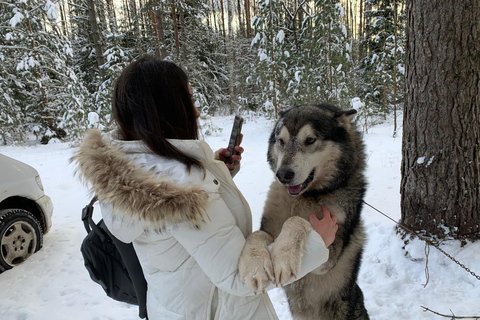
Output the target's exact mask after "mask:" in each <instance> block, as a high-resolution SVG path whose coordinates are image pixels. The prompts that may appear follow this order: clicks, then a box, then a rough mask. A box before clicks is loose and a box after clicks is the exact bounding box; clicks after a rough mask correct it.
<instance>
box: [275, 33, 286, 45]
mask: <svg viewBox="0 0 480 320" xmlns="http://www.w3.org/2000/svg"><path fill="white" fill-rule="evenodd" d="M284 39H285V32H284V31H283V30H280V31H278V34H277V40H278V42H279V43H282V42H283V40H284Z"/></svg>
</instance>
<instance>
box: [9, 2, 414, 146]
mask: <svg viewBox="0 0 480 320" xmlns="http://www.w3.org/2000/svg"><path fill="white" fill-rule="evenodd" d="M404 2H405V1H404V0H341V1H338V0H314V1H311V0H258V1H254V0H0V48H1V50H0V62H1V63H0V134H1V136H0V137H1V143H2V144H11V143H18V142H25V141H29V140H36V141H38V140H40V141H41V142H42V143H48V141H49V140H50V139H52V138H57V139H61V140H63V141H69V140H77V139H79V138H80V137H81V135H82V133H83V132H84V131H85V130H86V129H88V128H89V127H90V126H91V125H92V124H93V123H96V124H97V125H98V124H100V127H101V128H102V129H106V130H108V129H109V127H110V126H111V118H110V116H111V115H110V96H111V88H112V84H113V82H114V81H115V78H116V77H117V75H118V74H119V72H120V71H121V70H122V69H123V68H124V67H125V66H126V65H127V64H128V63H130V62H131V61H133V60H135V59H137V58H138V57H140V56H142V55H146V54H148V55H156V56H158V57H159V58H161V59H168V60H170V61H174V62H175V63H177V64H179V65H181V66H182V68H184V70H185V71H186V72H187V74H188V75H189V77H190V82H191V85H192V88H193V91H194V100H195V103H196V106H197V107H198V108H200V109H201V112H202V114H203V117H204V119H206V120H208V117H209V116H212V115H228V114H234V113H235V114H238V113H240V114H241V113H254V114H256V115H259V116H265V117H267V118H268V117H271V118H274V117H275V116H276V115H277V113H278V111H280V110H284V109H287V108H289V107H292V106H294V105H297V104H312V103H320V102H327V103H331V104H336V105H339V106H341V107H342V108H351V107H355V108H356V109H357V111H358V112H359V118H358V119H360V121H362V122H363V123H364V124H365V125H366V126H364V128H368V126H369V125H370V123H371V121H372V119H379V118H385V117H387V115H388V114H390V113H396V111H397V110H399V109H401V108H402V103H403V100H404V93H403V91H404V90H403V86H404V63H405V53H404V46H405V14H404V12H405V3H404ZM94 118H95V119H94ZM394 118H395V119H396V117H394ZM205 123H206V125H204V132H205V133H206V134H209V131H211V130H216V129H215V128H214V127H211V128H209V127H208V123H209V122H208V121H206V122H205ZM205 126H206V127H205ZM396 130H397V127H396V124H395V126H394V132H393V133H392V134H395V132H396Z"/></svg>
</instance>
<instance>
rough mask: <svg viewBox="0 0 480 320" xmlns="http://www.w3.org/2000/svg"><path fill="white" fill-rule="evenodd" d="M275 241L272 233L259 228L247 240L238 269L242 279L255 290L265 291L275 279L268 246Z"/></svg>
mask: <svg viewBox="0 0 480 320" xmlns="http://www.w3.org/2000/svg"><path fill="white" fill-rule="evenodd" d="M272 242H273V238H272V236H271V235H269V234H268V233H266V232H265V231H262V230H258V231H255V232H254V233H252V234H251V235H250V236H249V237H248V238H247V240H246V242H245V246H244V247H243V250H242V253H241V254H240V260H239V262H238V270H239V273H240V279H242V281H243V282H244V283H245V284H246V285H247V286H248V287H249V288H250V289H251V290H252V291H254V292H259V291H263V290H264V289H265V288H266V287H267V286H268V284H269V283H270V282H273V281H274V280H275V277H274V274H273V265H272V259H271V257H270V252H269V251H268V246H269V245H270V244H271V243H272Z"/></svg>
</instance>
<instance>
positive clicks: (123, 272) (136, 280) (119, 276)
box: [80, 197, 147, 319]
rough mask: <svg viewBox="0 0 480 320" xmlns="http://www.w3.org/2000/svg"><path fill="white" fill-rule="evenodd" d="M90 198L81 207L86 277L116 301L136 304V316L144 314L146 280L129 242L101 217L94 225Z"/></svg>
mask: <svg viewBox="0 0 480 320" xmlns="http://www.w3.org/2000/svg"><path fill="white" fill-rule="evenodd" d="M96 201H97V198H96V197H94V198H93V199H92V200H91V201H90V203H89V204H87V205H86V206H85V208H83V210H82V221H83V224H84V225H85V230H87V236H86V237H85V239H84V240H83V242H82V246H81V247H80V251H81V252H82V255H83V259H84V261H85V268H87V270H88V273H89V274H90V278H92V280H93V281H95V282H96V283H98V284H100V285H101V286H102V288H103V290H105V293H106V294H107V296H109V297H110V298H112V299H115V300H117V301H121V302H126V303H130V304H134V305H138V306H139V317H140V318H142V319H144V318H146V317H147V306H146V301H147V282H146V280H145V277H144V275H143V271H142V267H141V266H140V262H139V261H138V257H137V254H136V253H135V250H134V249H133V245H132V244H131V243H128V244H126V243H123V242H121V241H120V240H118V239H117V238H115V236H113V235H112V234H111V233H110V231H108V229H107V226H106V225H105V223H104V222H103V219H102V220H100V221H99V222H98V224H96V223H95V222H94V221H93V219H92V214H93V204H94V203H95V202H96Z"/></svg>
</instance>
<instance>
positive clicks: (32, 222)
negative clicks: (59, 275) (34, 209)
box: [0, 209, 43, 273]
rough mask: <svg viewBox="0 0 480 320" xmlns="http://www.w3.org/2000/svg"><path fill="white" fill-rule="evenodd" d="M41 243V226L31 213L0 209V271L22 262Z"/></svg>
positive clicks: (37, 248)
mask: <svg viewBox="0 0 480 320" xmlns="http://www.w3.org/2000/svg"><path fill="white" fill-rule="evenodd" d="M42 245H43V232H42V228H41V227H40V223H39V222H38V219H37V218H36V217H35V216H34V215H33V214H32V213H30V212H28V211H26V210H23V209H5V210H0V273H1V272H2V271H5V270H8V269H11V268H13V267H15V266H17V265H19V264H20V263H22V262H24V261H25V260H27V258H28V257H30V256H31V255H32V254H33V253H35V252H36V251H38V250H39V249H40V248H41V247H42Z"/></svg>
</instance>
